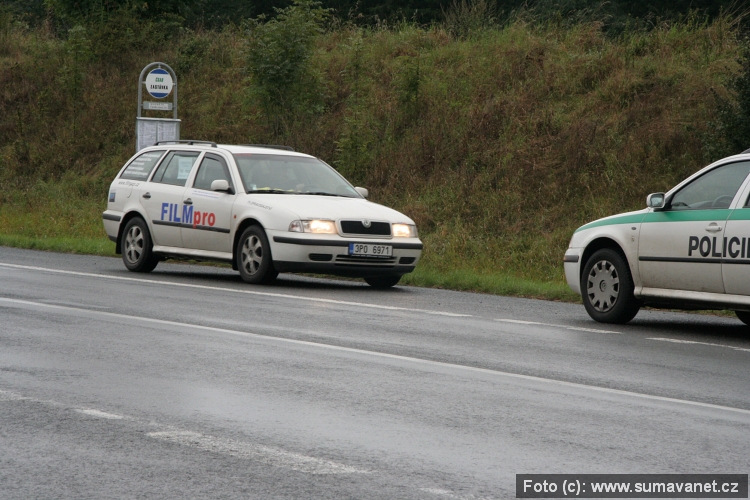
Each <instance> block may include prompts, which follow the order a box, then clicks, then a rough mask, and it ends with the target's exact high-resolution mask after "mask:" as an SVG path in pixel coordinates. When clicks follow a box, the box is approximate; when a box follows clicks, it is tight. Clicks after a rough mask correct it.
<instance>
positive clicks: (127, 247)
mask: <svg viewBox="0 0 750 500" xmlns="http://www.w3.org/2000/svg"><path fill="white" fill-rule="evenodd" d="M153 248H154V245H153V242H152V240H151V233H150V232H149V230H148V225H147V224H146V221H144V220H143V219H141V218H140V217H134V218H132V219H130V220H129V221H128V223H127V224H125V229H123V230H122V239H121V240H120V249H121V251H122V261H123V263H125V267H127V268H128V269H129V270H130V271H133V272H135V273H150V272H151V271H153V270H154V268H155V267H156V264H158V263H159V257H157V256H156V255H154V253H153Z"/></svg>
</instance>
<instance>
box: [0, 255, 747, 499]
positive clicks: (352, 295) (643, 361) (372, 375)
mask: <svg viewBox="0 0 750 500" xmlns="http://www.w3.org/2000/svg"><path fill="white" fill-rule="evenodd" d="M749 388H750V333H748V329H746V328H745V327H744V326H743V325H742V324H741V323H740V322H739V321H738V320H736V319H733V318H722V317H713V316H705V315H696V314H682V313H674V312H661V311H641V313H640V314H639V315H638V316H637V317H636V319H635V320H634V321H633V322H631V323H630V324H628V325H626V326H610V325H601V324H598V323H595V322H593V321H592V320H590V319H589V318H588V316H587V315H586V313H585V311H584V309H583V306H582V305H579V304H565V303H555V302H545V301H536V300H527V299H516V298H507V297H496V296H490V295H480V294H472V293H460V292H451V291H445V290H430V289H420V288H413V287H403V286H399V287H396V288H394V289H392V290H386V291H377V290H373V289H371V288H369V287H368V286H366V285H364V284H363V283H358V282H350V281H332V280H322V279H312V278H305V277H299V276H292V275H281V276H280V278H279V280H278V282H277V283H276V284H275V285H271V286H250V285H247V284H244V283H242V282H241V280H240V278H239V275H238V274H237V273H235V272H232V271H231V270H229V269H225V268H218V267H205V266H192V265H185V264H172V263H161V264H159V266H158V267H157V268H156V270H155V271H154V272H153V273H151V274H149V275H138V274H134V273H129V272H127V271H126V270H125V268H124V266H123V265H122V262H121V261H120V260H119V259H112V258H103V257H89V256H75V255H61V254H54V253H45V252H34V251H26V250H16V249H11V248H4V247H0V498H3V499H27V498H76V499H82V498H96V499H102V498H179V499H184V498H264V499H265V498H336V499H338V498H378V499H380V498H399V499H401V498H424V499H441V498H442V499H459V498H460V499H480V498H514V497H515V474H517V473H655V472H663V473H743V474H744V473H747V472H748V470H749V469H750V467H748V465H749V464H750V453H749V452H750V389H749Z"/></svg>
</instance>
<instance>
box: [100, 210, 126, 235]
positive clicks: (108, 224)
mask: <svg viewBox="0 0 750 500" xmlns="http://www.w3.org/2000/svg"><path fill="white" fill-rule="evenodd" d="M121 220H122V213H121V212H115V211H114V210H106V211H105V212H104V213H102V222H104V231H105V232H106V233H107V237H109V239H110V240H112V241H115V242H116V241H117V234H118V232H119V231H120V221H121Z"/></svg>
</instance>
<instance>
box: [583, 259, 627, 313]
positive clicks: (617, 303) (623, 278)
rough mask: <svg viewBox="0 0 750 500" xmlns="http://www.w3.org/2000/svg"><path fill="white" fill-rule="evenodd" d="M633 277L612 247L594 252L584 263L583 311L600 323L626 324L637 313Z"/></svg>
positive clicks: (625, 261) (623, 260) (624, 261)
mask: <svg viewBox="0 0 750 500" xmlns="http://www.w3.org/2000/svg"><path fill="white" fill-rule="evenodd" d="M633 290H634V286H633V278H632V276H631V275H630V268H629V267H628V263H627V260H625V258H624V257H623V256H622V255H621V254H620V253H619V252H616V251H615V250H612V249H611V248H603V249H601V250H597V251H596V252H594V254H593V255H592V256H591V257H589V259H588V260H587V261H586V265H585V266H584V268H583V274H582V275H581V295H582V296H583V305H584V306H585V307H586V311H587V312H588V313H589V316H591V317H592V318H593V319H594V320H596V321H599V322H600V323H620V324H622V323H627V322H628V321H630V320H631V319H633V318H634V317H635V315H636V314H638V309H640V304H639V303H638V300H637V299H636V298H635V296H634V295H633Z"/></svg>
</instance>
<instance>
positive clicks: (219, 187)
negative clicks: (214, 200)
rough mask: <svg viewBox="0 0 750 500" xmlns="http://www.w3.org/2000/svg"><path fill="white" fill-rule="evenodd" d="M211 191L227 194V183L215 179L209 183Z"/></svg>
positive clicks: (224, 180) (223, 180)
mask: <svg viewBox="0 0 750 500" xmlns="http://www.w3.org/2000/svg"><path fill="white" fill-rule="evenodd" d="M211 191H224V192H229V182H227V181H226V179H216V180H215V181H213V182H212V183H211Z"/></svg>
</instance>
